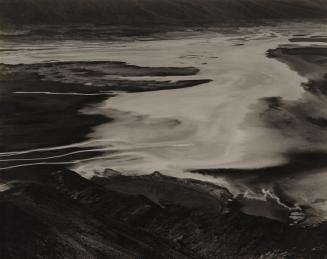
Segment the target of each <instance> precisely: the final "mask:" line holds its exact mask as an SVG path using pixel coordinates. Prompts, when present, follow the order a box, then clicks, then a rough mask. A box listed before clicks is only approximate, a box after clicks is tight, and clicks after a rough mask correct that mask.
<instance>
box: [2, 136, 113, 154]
mask: <svg viewBox="0 0 327 259" xmlns="http://www.w3.org/2000/svg"><path fill="white" fill-rule="evenodd" d="M111 141H116V139H94V140H90V141H85V142H80V143H74V144H70V145H64V146H56V147H48V148H36V149H29V150H21V151H11V152H0V157H9V156H16V155H24V154H30V153H36V152H46V151H56V150H63V149H69V148H78V147H83V146H88V145H92V144H96V143H101V142H111Z"/></svg>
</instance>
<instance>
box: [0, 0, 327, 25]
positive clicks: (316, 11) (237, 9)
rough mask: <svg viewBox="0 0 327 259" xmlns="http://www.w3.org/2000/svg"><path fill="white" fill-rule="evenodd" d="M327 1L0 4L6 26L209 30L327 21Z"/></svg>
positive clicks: (26, 0) (30, 0) (14, 0)
mask: <svg viewBox="0 0 327 259" xmlns="http://www.w3.org/2000/svg"><path fill="white" fill-rule="evenodd" d="M326 17H327V1H326V0H119V1H115V0H56V1H53V0H0V24H1V25H17V26H19V25H26V24H78V23H91V24H111V25H122V24H125V25H153V24H165V25H190V24H191V25H205V24H219V23H224V22H226V23H233V22H236V23H239V22H242V21H245V22H247V21H248V22H251V21H256V20H258V19H259V20H262V19H303V18H326Z"/></svg>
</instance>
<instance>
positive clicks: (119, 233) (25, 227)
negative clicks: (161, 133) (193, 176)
mask: <svg viewBox="0 0 327 259" xmlns="http://www.w3.org/2000/svg"><path fill="white" fill-rule="evenodd" d="M107 174H108V175H111V177H110V178H107V179H105V178H98V177H94V178H93V179H91V180H86V179H84V178H82V177H81V176H79V175H77V174H76V173H74V172H71V171H68V170H63V171H56V172H52V173H51V172H50V173H49V172H42V173H39V174H38V175H37V177H35V179H36V178H37V179H38V180H33V181H25V182H19V181H15V182H11V184H10V185H11V189H10V190H7V191H5V192H2V193H1V196H0V208H1V214H0V220H1V224H0V229H1V233H2V235H1V242H0V256H1V258H149V259H150V258H324V256H325V255H326V253H327V244H326V242H325V238H324V237H325V236H326V234H327V225H326V224H321V225H319V227H313V228H301V227H290V226H288V225H286V224H283V223H279V222H277V221H272V220H269V219H266V218H261V217H254V216H247V215H244V214H242V213H240V212H239V210H238V203H237V202H236V201H232V200H231V194H230V193H229V192H228V191H227V190H226V189H222V188H219V187H217V186H215V185H211V184H206V183H203V182H198V181H194V180H177V179H174V178H170V177H165V176H162V175H160V174H159V173H154V174H152V175H149V176H144V177H138V178H137V177H127V176H121V175H119V174H118V173H116V172H113V171H110V170H108V171H107ZM35 176H36V175H35ZM140 183H143V184H142V185H140ZM122 184H123V185H124V186H126V187H127V188H119V186H122ZM144 186H147V187H146V188H144ZM190 198H192V202H190Z"/></svg>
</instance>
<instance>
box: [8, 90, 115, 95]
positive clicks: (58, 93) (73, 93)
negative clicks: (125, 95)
mask: <svg viewBox="0 0 327 259" xmlns="http://www.w3.org/2000/svg"><path fill="white" fill-rule="evenodd" d="M14 94H46V95H81V96H84V95H85V96H92V95H95V96H96V95H109V94H111V92H101V93H75V92H62V93H60V92H20V91H17V92H14Z"/></svg>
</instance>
